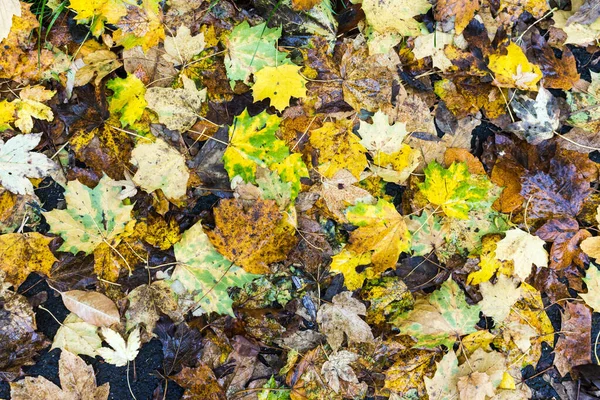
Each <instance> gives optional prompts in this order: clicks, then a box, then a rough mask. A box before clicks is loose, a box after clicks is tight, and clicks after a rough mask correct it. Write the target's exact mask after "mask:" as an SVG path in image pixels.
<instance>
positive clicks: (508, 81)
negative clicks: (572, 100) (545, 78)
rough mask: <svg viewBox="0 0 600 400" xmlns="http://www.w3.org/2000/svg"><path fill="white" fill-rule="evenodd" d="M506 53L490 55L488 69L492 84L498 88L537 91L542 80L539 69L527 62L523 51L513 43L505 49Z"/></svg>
mask: <svg viewBox="0 0 600 400" xmlns="http://www.w3.org/2000/svg"><path fill="white" fill-rule="evenodd" d="M506 50H507V53H506V54H504V55H501V54H492V55H491V56H490V61H489V64H488V67H489V68H490V70H491V71H492V72H493V73H494V84H495V85H496V86H498V87H506V88H517V89H521V90H534V91H535V90H537V86H536V85H537V83H538V82H539V81H540V79H542V71H541V70H540V67H538V66H537V65H535V64H532V63H530V62H529V60H527V57H526V56H525V53H523V50H522V49H521V48H520V47H519V46H518V45H517V44H515V43H512V42H511V43H510V44H509V45H508V47H507V48H506Z"/></svg>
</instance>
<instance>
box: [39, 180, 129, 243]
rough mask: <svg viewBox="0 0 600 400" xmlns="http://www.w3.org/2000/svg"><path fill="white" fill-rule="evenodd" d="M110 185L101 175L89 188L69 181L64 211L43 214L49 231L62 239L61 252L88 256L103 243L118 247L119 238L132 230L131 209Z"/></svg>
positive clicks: (118, 189)
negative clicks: (92, 186)
mask: <svg viewBox="0 0 600 400" xmlns="http://www.w3.org/2000/svg"><path fill="white" fill-rule="evenodd" d="M110 183H111V179H110V178H108V177H107V176H104V177H102V179H101V180H100V182H99V183H98V186H96V187H95V188H94V189H90V188H88V187H87V186H85V185H83V184H82V183H81V182H79V181H70V182H69V183H68V184H67V188H66V191H65V200H66V202H67V209H66V210H52V211H48V212H45V213H43V215H44V217H45V218H46V220H47V221H48V224H50V231H51V232H55V233H58V234H59V235H61V237H62V238H63V239H64V243H63V244H62V246H61V247H60V249H59V250H60V251H69V252H71V253H73V254H77V253H78V252H79V251H83V252H84V253H85V254H90V253H91V252H92V251H94V249H95V248H96V247H98V245H100V244H102V243H110V244H111V246H115V245H117V244H118V243H119V242H120V240H121V239H120V238H121V236H122V235H126V234H127V232H128V230H130V229H132V228H133V225H135V221H132V220H131V210H132V209H133V206H132V205H129V206H126V205H123V204H122V202H121V200H119V197H118V196H119V192H120V191H121V190H120V188H119V187H116V186H113V185H111V184H110Z"/></svg>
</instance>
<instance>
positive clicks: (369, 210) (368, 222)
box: [330, 199, 410, 290]
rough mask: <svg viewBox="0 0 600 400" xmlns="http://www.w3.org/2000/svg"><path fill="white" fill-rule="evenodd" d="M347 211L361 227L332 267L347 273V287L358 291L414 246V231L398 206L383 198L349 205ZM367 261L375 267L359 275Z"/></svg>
mask: <svg viewBox="0 0 600 400" xmlns="http://www.w3.org/2000/svg"><path fill="white" fill-rule="evenodd" d="M345 214H346V218H347V219H348V221H349V222H350V223H352V224H353V225H356V226H358V228H357V229H356V230H354V231H352V232H351V233H350V244H349V245H347V246H346V247H345V248H344V250H343V251H342V252H341V253H339V254H337V255H335V256H334V257H333V259H332V263H331V266H330V270H331V271H332V272H339V273H343V274H344V277H345V278H347V279H346V287H347V288H348V289H350V290H354V289H357V288H359V287H361V286H362V283H363V281H364V279H365V278H367V277H369V278H376V277H378V276H379V275H381V274H382V273H383V272H384V271H385V270H387V269H389V268H393V267H394V266H395V265H396V262H397V261H398V257H399V256H400V253H402V252H405V251H408V250H409V249H410V233H409V232H408V229H407V227H406V222H405V221H404V218H402V216H401V215H400V214H399V213H398V211H396V208H395V207H394V205H393V204H391V203H389V202H387V201H385V200H382V199H379V200H378V202H377V204H375V205H371V204H365V203H359V204H357V205H355V206H352V207H348V208H347V209H346V213H345ZM357 260H360V261H358V262H357ZM365 264H370V265H371V266H370V267H369V268H367V269H366V270H365V271H363V272H361V273H360V274H358V275H356V274H357V273H356V271H355V268H356V266H358V265H365Z"/></svg>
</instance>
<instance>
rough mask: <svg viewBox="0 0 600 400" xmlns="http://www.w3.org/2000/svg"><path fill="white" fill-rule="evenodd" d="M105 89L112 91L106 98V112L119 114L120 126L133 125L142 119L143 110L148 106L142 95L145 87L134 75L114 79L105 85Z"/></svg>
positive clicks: (144, 92)
mask: <svg viewBox="0 0 600 400" xmlns="http://www.w3.org/2000/svg"><path fill="white" fill-rule="evenodd" d="M106 87H107V88H109V89H110V90H112V91H113V95H112V96H110V97H109V98H108V110H109V111H110V112H111V113H113V112H118V113H120V114H121V119H120V121H121V125H123V127H126V126H127V125H133V124H134V123H135V122H136V121H137V120H139V119H140V118H141V117H142V114H143V113H144V109H145V108H146V106H147V105H148V103H146V99H145V98H144V95H145V94H146V86H144V83H143V82H142V81H141V80H139V79H138V77H137V76H135V75H129V76H127V78H115V79H111V80H110V81H108V82H107V83H106Z"/></svg>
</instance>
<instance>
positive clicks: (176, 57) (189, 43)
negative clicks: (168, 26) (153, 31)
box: [163, 25, 205, 65]
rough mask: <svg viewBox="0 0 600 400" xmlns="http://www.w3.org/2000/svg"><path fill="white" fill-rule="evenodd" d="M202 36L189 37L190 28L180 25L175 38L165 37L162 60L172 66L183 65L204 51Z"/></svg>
mask: <svg viewBox="0 0 600 400" xmlns="http://www.w3.org/2000/svg"><path fill="white" fill-rule="evenodd" d="M204 46H205V43H204V34H203V33H202V32H200V33H198V34H197V35H195V36H192V35H191V32H190V28H188V27H187V26H185V25H181V26H180V27H179V28H177V34H176V35H175V36H167V37H165V53H166V54H163V58H164V59H165V60H167V61H169V62H172V63H173V64H174V65H183V64H186V63H188V62H189V61H191V60H192V58H193V57H194V56H195V55H197V54H200V53H201V52H202V50H204Z"/></svg>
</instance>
